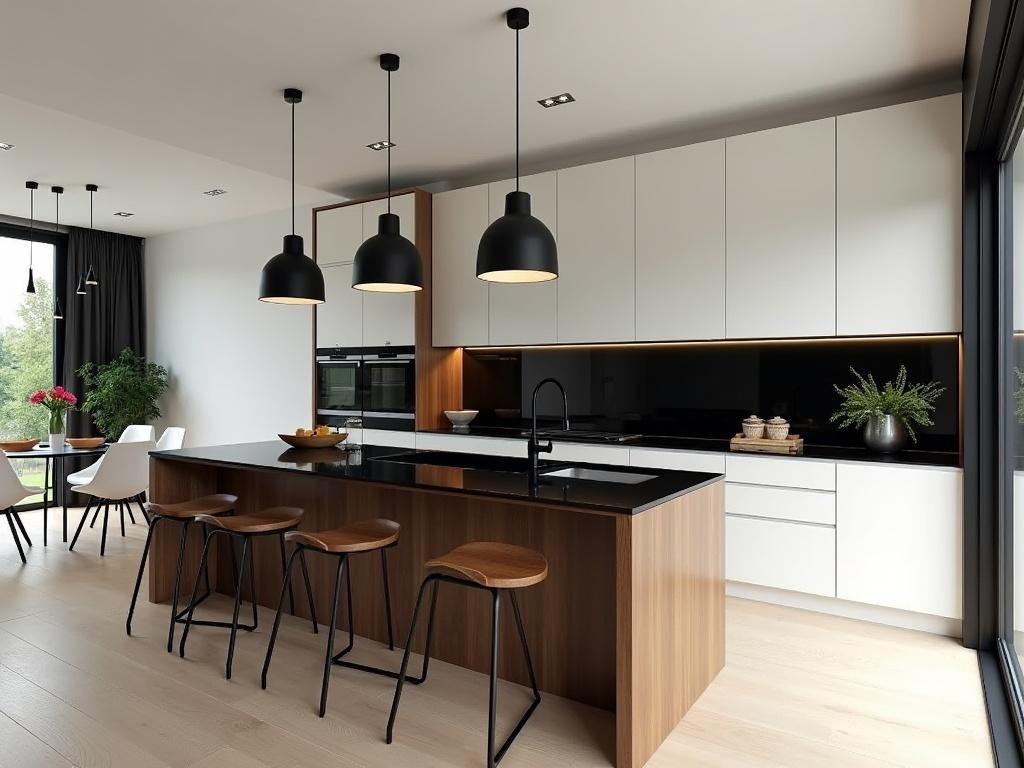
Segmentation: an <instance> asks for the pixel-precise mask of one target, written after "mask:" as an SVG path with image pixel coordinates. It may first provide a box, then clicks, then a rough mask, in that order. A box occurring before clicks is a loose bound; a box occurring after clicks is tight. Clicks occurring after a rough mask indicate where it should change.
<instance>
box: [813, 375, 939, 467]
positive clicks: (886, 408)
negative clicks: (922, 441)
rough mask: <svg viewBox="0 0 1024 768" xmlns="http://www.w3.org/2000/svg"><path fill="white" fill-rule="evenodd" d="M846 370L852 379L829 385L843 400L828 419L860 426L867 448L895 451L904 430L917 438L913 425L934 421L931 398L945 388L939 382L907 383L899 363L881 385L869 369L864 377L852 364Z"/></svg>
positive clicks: (912, 437)
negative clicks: (852, 376) (879, 385)
mask: <svg viewBox="0 0 1024 768" xmlns="http://www.w3.org/2000/svg"><path fill="white" fill-rule="evenodd" d="M850 372H851V373H852V374H853V375H854V376H855V377H856V379H857V381H856V383H854V384H848V385H847V386H845V387H840V386H838V385H833V386H835V390H836V392H837V393H839V396H840V397H841V398H842V399H843V401H842V403H841V404H840V406H839V410H838V411H836V412H835V413H834V414H832V419H831V421H833V422H835V421H838V422H839V428H840V429H845V428H846V427H858V428H860V427H863V428H864V442H865V444H866V445H867V447H868V448H870V449H871V450H873V451H878V452H879V453H895V452H896V451H898V450H899V449H900V448H902V447H903V445H904V444H905V443H906V441H907V435H908V434H909V435H910V439H911V440H913V441H914V442H915V443H916V442H917V435H916V434H914V425H917V426H921V427H930V426H932V424H933V423H934V422H933V421H932V417H931V413H932V411H934V410H935V401H936V400H938V399H939V396H940V395H941V394H942V393H943V392H945V391H946V388H945V387H943V386H942V385H941V384H939V382H937V381H931V382H928V383H927V384H910V385H908V384H907V368H906V366H904V365H901V366H900V370H899V372H898V373H897V374H896V381H894V382H893V381H888V382H886V383H885V385H884V386H883V387H881V388H879V387H878V385H877V384H876V383H875V379H874V377H872V375H871V374H870V373H869V374H868V376H867V378H864V377H863V376H861V375H860V374H859V373H857V371H856V370H855V369H854V368H852V367H851V368H850Z"/></svg>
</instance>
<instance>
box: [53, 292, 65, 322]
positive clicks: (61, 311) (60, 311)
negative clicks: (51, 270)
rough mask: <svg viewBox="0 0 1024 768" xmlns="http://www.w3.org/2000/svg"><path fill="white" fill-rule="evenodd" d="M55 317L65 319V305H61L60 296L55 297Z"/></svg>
mask: <svg viewBox="0 0 1024 768" xmlns="http://www.w3.org/2000/svg"><path fill="white" fill-rule="evenodd" d="M53 319H54V320H63V319H64V307H62V306H61V303H60V297H59V296H56V297H54V303H53Z"/></svg>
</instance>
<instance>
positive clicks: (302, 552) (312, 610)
mask: <svg viewBox="0 0 1024 768" xmlns="http://www.w3.org/2000/svg"><path fill="white" fill-rule="evenodd" d="M298 551H299V563H300V564H301V565H302V580H303V581H304V582H305V583H306V598H307V599H308V600H309V620H310V621H311V622H313V634H314V635H315V634H317V633H319V632H320V628H319V627H318V626H317V624H316V606H315V605H314V604H313V587H312V586H311V585H310V583H309V570H307V568H306V549H305V547H298Z"/></svg>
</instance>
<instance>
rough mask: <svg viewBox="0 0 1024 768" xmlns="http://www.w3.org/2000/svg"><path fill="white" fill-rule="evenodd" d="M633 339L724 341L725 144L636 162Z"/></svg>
mask: <svg viewBox="0 0 1024 768" xmlns="http://www.w3.org/2000/svg"><path fill="white" fill-rule="evenodd" d="M636 338H637V340H638V341H664V340H675V339H721V338H725V140H724V139H721V140H719V141H709V142H705V143H703V144H692V145H690V146H687V147H679V148H677V149H667V150H665V151H663V152H652V153H650V154H646V155H637V158H636Z"/></svg>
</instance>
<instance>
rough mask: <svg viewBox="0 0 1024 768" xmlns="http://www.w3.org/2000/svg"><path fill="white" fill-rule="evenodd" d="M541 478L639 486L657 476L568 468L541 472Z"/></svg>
mask: <svg viewBox="0 0 1024 768" xmlns="http://www.w3.org/2000/svg"><path fill="white" fill-rule="evenodd" d="M540 475H541V477H564V478H566V479H568V480H592V481H594V482H596V483H621V484H623V485H638V484H639V483H646V482H647V481H648V480H653V479H654V478H656V477H657V475H644V474H641V473H640V472H613V471H612V470H609V469H588V468H587V467H566V468H565V469H553V470H551V471H549V472H541V473H540Z"/></svg>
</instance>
